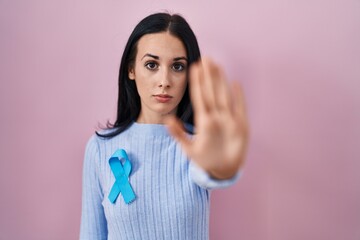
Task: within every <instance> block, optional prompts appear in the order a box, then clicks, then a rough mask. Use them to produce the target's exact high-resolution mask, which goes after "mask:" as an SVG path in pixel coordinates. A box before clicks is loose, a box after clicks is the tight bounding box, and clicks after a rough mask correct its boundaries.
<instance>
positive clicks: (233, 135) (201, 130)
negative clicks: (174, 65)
mask: <svg viewBox="0 0 360 240" xmlns="http://www.w3.org/2000/svg"><path fill="white" fill-rule="evenodd" d="M190 95H191V100H192V104H193V107H194V118H195V119H194V120H195V129H196V132H195V135H194V137H193V138H191V139H190V138H188V136H187V134H186V132H185V131H184V130H183V127H182V125H181V122H180V121H179V120H178V119H176V118H175V117H173V118H170V119H169V120H168V123H167V124H168V126H169V130H170V133H171V134H172V135H173V136H174V138H175V139H176V140H177V141H178V142H180V144H181V146H182V148H183V149H184V151H185V152H186V154H187V155H188V156H189V157H190V159H191V160H192V161H195V162H196V163H197V164H198V165H199V166H200V167H202V168H203V169H204V170H206V171H207V172H208V173H209V174H210V175H211V176H212V177H214V178H218V179H228V178H231V177H232V176H234V175H235V174H236V173H237V171H238V170H239V168H240V167H241V166H242V165H243V163H244V161H245V152H246V148H247V141H248V123H247V118H246V114H245V104H244V98H243V93H242V91H241V88H240V85H239V84H238V83H237V82H234V83H233V84H232V85H231V88H229V85H228V83H227V81H226V78H225V74H224V73H223V71H222V69H221V68H220V67H219V66H218V65H216V64H215V63H214V62H212V61H211V60H210V59H208V58H203V59H202V60H201V61H199V62H197V63H195V64H193V65H192V66H191V68H190Z"/></svg>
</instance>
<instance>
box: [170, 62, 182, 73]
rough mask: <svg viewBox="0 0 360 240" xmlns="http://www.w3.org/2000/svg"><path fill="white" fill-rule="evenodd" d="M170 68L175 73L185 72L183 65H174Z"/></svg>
mask: <svg viewBox="0 0 360 240" xmlns="http://www.w3.org/2000/svg"><path fill="white" fill-rule="evenodd" d="M171 68H172V69H173V70H174V71H175V72H181V71H184V70H185V65H184V64H183V63H174V64H173V65H172V67H171Z"/></svg>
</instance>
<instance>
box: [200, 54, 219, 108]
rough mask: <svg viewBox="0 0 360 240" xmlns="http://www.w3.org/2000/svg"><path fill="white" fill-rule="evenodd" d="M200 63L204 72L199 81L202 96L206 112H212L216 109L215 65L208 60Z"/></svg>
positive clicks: (216, 72) (216, 78) (216, 77)
mask: <svg viewBox="0 0 360 240" xmlns="http://www.w3.org/2000/svg"><path fill="white" fill-rule="evenodd" d="M201 63H202V68H203V71H204V77H203V78H202V79H201V81H202V89H201V90H202V92H203V93H202V95H203V98H204V102H205V105H206V106H208V110H214V109H215V108H216V83H217V81H218V75H219V74H218V71H217V68H216V66H215V64H214V63H213V62H212V61H211V60H210V59H209V58H203V59H202V61H201Z"/></svg>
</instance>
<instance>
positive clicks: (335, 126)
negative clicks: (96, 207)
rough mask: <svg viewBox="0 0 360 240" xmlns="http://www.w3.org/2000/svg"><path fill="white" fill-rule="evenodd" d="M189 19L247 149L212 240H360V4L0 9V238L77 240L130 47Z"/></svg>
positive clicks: (219, 198)
mask: <svg viewBox="0 0 360 240" xmlns="http://www.w3.org/2000/svg"><path fill="white" fill-rule="evenodd" d="M162 10H169V11H170V12H174V13H181V14H182V15H183V16H184V17H185V18H186V19H187V20H188V21H189V23H190V25H191V26H192V28H193V30H194V31H195V33H196V35H197V37H198V40H199V43H200V47H201V50H202V53H203V54H204V55H209V56H212V57H213V58H215V59H216V60H217V61H218V62H219V63H220V64H221V65H223V66H224V68H225V69H226V72H227V74H228V76H229V78H231V79H235V80H239V81H241V83H242V84H243V86H244V90H245V94H246V97H247V105H248V113H249V118H250V121H251V129H252V131H251V133H252V135H251V144H250V149H249V154H248V162H247V165H246V170H245V173H244V176H243V178H242V179H241V181H239V182H238V184H237V185H236V186H234V187H231V188H229V189H226V190H219V191H216V192H213V195H212V212H211V230H210V234H211V239H246V240H263V239H268V240H289V239H291V240H302V239H316V240H329V239H346V240H352V239H354V240H358V239H360V173H359V171H360V47H359V46H360V44H359V43H360V2H359V1H356V0H352V1H350V0H330V1H329V0H326V1H325V0H313V1H286V0H267V1H265V0H255V1H238V0H233V1H205V0H197V1H190V0H189V1H184V0H183V1H172V0H158V1H137V0H133V1H128V3H126V2H125V1H124V2H121V1H114V0H113V1H110V0H107V1H93V0H86V1H85V0H77V1H74V0H62V1H45V0H43V1H40V0H31V1H25V0H24V1H19V0H12V1H10V0H1V1H0V80H1V86H0V110H1V111H0V114H1V118H0V119H1V120H0V123H1V133H0V239H1V240H3V239H4V240H5V239H6V240H7V239H28V240H32V239H34V240H35V239H36V240H42V239H44V240H45V239H46V240H47V239H51V240H57V239H59V240H60V239H61V240H62V239H77V238H78V234H79V224H80V208H81V171H82V161H83V154H84V148H85V144H86V141H87V139H88V138H89V137H90V135H91V134H92V133H93V132H94V130H95V129H96V127H97V125H98V123H102V124H104V123H105V122H106V120H107V119H113V118H114V116H115V111H116V99H117V96H116V94H117V91H116V86H117V72H118V66H119V61H120V57H121V54H122V50H123V47H124V45H125V42H126V40H127V38H128V36H129V34H130V32H131V31H132V29H133V27H134V26H135V25H136V24H137V23H138V21H139V20H140V19H142V18H143V17H145V16H146V15H148V14H150V13H153V12H157V11H162Z"/></svg>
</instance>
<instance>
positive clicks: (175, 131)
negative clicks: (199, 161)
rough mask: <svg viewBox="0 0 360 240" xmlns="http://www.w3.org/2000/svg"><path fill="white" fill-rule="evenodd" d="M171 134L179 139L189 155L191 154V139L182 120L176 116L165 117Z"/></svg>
mask: <svg viewBox="0 0 360 240" xmlns="http://www.w3.org/2000/svg"><path fill="white" fill-rule="evenodd" d="M165 124H166V125H167V127H168V129H169V132H170V134H171V135H172V136H173V137H174V138H175V140H176V141H178V142H179V143H180V145H181V147H182V148H183V150H184V151H185V153H186V154H187V155H188V156H191V140H190V139H189V137H188V135H187V133H186V132H185V131H184V128H183V125H182V122H181V121H180V120H179V119H177V118H176V117H174V116H171V117H168V118H166V119H165Z"/></svg>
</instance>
